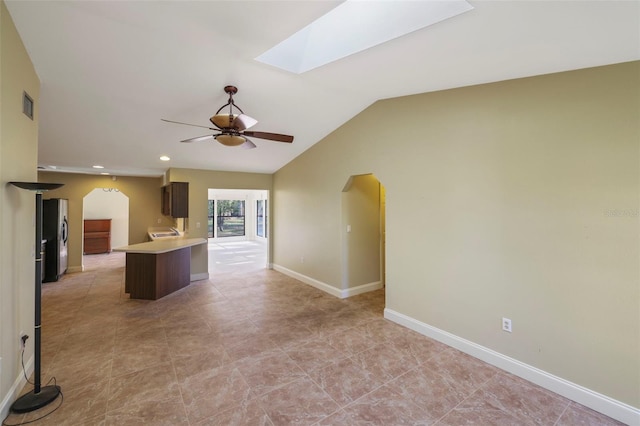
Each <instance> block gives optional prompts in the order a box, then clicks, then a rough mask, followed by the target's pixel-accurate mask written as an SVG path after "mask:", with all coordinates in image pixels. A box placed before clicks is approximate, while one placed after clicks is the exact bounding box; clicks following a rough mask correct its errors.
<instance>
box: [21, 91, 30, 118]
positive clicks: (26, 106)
mask: <svg viewBox="0 0 640 426" xmlns="http://www.w3.org/2000/svg"><path fill="white" fill-rule="evenodd" d="M22 93H23V94H24V96H23V97H22V112H24V115H26V116H27V117H29V118H30V119H32V120H33V99H32V98H31V96H29V94H28V93H27V92H22Z"/></svg>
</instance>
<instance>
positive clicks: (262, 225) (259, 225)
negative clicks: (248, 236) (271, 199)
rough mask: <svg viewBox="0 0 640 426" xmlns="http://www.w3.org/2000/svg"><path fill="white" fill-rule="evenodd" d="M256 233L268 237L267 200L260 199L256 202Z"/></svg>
mask: <svg viewBox="0 0 640 426" xmlns="http://www.w3.org/2000/svg"><path fill="white" fill-rule="evenodd" d="M256 234H257V235H258V237H264V238H267V200H258V201H257V204H256Z"/></svg>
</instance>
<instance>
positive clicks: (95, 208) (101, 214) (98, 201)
mask: <svg viewBox="0 0 640 426" xmlns="http://www.w3.org/2000/svg"><path fill="white" fill-rule="evenodd" d="M82 219H83V257H82V259H83V260H82V263H83V267H84V263H85V261H84V257H85V255H89V254H90V253H89V251H87V247H86V243H85V238H84V237H85V233H84V225H86V224H87V223H88V222H87V221H100V220H108V221H109V222H110V226H109V228H110V230H109V234H110V235H109V238H110V241H109V245H110V247H122V246H126V245H129V197H127V196H126V195H125V194H123V193H122V192H120V191H119V190H118V189H116V188H95V189H94V190H93V191H91V192H90V193H88V194H87V195H85V196H84V198H83V199H82ZM99 247H100V248H98V249H97V250H96V249H94V250H90V251H91V252H92V253H91V254H98V253H95V252H101V251H102V249H101V247H103V245H102V244H100V245H99ZM105 252H108V251H105Z"/></svg>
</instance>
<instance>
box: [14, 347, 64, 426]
mask: <svg viewBox="0 0 640 426" xmlns="http://www.w3.org/2000/svg"><path fill="white" fill-rule="evenodd" d="M20 362H21V364H22V374H23V375H24V378H25V379H26V380H27V383H29V384H30V385H33V386H35V384H34V383H33V382H32V381H30V380H29V378H28V377H27V370H26V369H25V368H24V348H22V352H21V353H20ZM52 381H53V385H54V386H58V384H57V382H56V378H55V377H52V378H51V379H50V380H49V381H48V382H47V384H46V386H49V385H50V384H51V382H52ZM58 389H59V391H60V403H59V404H58V405H57V406H56V408H54V409H53V410H51V411H49V412H48V413H46V414H44V415H42V416H40V417H38V418H37V419H33V420H29V421H28V422H22V423H7V419H8V418H9V417H10V416H11V412H9V414H8V415H7V417H5V418H4V420H2V426H21V425H27V424H29V423H35V422H37V421H39V420H42V419H44V418H45V417H47V416H48V415H50V414H53V413H54V412H55V411H56V410H57V409H58V408H60V407H61V406H62V403H63V402H64V395H63V394H62V390H61V389H60V388H58Z"/></svg>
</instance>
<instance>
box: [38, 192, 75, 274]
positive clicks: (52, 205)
mask: <svg viewBox="0 0 640 426" xmlns="http://www.w3.org/2000/svg"><path fill="white" fill-rule="evenodd" d="M68 210H69V201H68V200H65V199H62V198H52V199H50V200H43V202H42V238H43V239H44V240H46V241H47V242H46V251H45V256H44V258H45V265H44V277H43V279H42V282H51V281H58V280H59V279H60V277H62V275H63V274H64V273H65V272H66V270H67V242H68V240H69V220H68V218H67V214H68Z"/></svg>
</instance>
